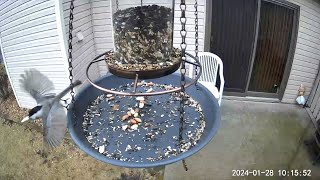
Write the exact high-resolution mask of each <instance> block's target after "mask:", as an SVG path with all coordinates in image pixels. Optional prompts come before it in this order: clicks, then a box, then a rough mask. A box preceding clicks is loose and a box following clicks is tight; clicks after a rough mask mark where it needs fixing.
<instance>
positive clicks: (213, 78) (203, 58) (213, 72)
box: [199, 52, 223, 84]
mask: <svg viewBox="0 0 320 180" xmlns="http://www.w3.org/2000/svg"><path fill="white" fill-rule="evenodd" d="M199 61H200V64H201V65H202V75H201V76H200V78H199V81H204V82H212V83H213V84H216V82H217V74H218V69H219V71H220V72H219V75H220V78H221V77H222V78H223V64H222V60H221V59H220V57H219V56H217V55H215V54H213V53H210V52H200V53H199Z"/></svg>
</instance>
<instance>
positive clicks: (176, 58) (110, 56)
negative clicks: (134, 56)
mask: <svg viewBox="0 0 320 180" xmlns="http://www.w3.org/2000/svg"><path fill="white" fill-rule="evenodd" d="M105 59H106V62H107V64H108V66H109V67H113V68H116V69H121V70H126V71H148V70H158V69H163V68H168V67H171V66H174V65H176V64H179V63H180V62H181V50H180V49H177V48H173V52H172V54H171V59H170V60H169V61H166V62H165V63H164V62H160V63H159V64H123V63H122V62H120V61H119V59H117V58H116V56H115V53H114V52H113V51H109V52H108V53H107V54H106V56H105Z"/></svg>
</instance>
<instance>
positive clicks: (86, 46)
mask: <svg viewBox="0 0 320 180" xmlns="http://www.w3.org/2000/svg"><path fill="white" fill-rule="evenodd" d="M62 8H63V19H64V28H65V40H64V41H65V43H66V45H67V46H66V48H67V47H68V42H67V40H68V36H69V15H70V0H63V1H62ZM73 15H74V16H73V23H72V24H73V32H72V36H73V39H72V49H73V50H72V57H73V60H72V65H73V67H74V71H73V72H74V79H79V80H81V81H85V80H86V75H85V72H86V68H87V65H88V64H89V62H90V61H91V60H93V59H94V58H95V56H96V45H95V37H94V33H93V19H92V17H93V16H92V4H91V0H76V1H74V10H73ZM78 32H81V33H82V34H83V36H84V39H83V40H82V41H78V38H77V37H76V33H78ZM97 68H98V66H97V64H93V65H92V66H91V68H90V71H89V76H90V78H91V79H96V78H98V77H99V76H100V74H99V71H97Z"/></svg>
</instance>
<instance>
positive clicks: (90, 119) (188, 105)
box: [82, 81, 205, 162]
mask: <svg viewBox="0 0 320 180" xmlns="http://www.w3.org/2000/svg"><path fill="white" fill-rule="evenodd" d="M172 88H174V87H173V86H172V85H164V84H155V83H152V82H145V81H142V82H139V83H138V86H137V92H152V91H163V90H164V89H167V90H168V89H172ZM113 90H118V91H119V90H120V91H123V92H132V91H133V83H132V84H126V85H123V86H120V87H119V88H118V89H113ZM185 96H186V97H188V99H187V100H186V101H185V105H184V110H185V114H184V117H185V119H184V126H183V132H182V139H183V140H182V143H181V146H180V141H179V127H180V118H179V116H180V112H179V107H180V105H179V104H180V95H179V93H171V94H164V95H159V96H145V97H143V96H141V97H133V96H118V95H113V94H102V95H100V96H98V97H97V98H96V99H95V100H94V101H93V102H92V103H91V104H90V105H89V106H88V108H87V110H86V112H85V114H84V115H83V118H84V121H83V123H82V127H83V131H84V133H85V136H86V138H87V140H88V142H89V143H90V144H91V145H92V147H93V148H95V149H96V150H97V151H98V152H99V153H101V154H103V155H105V156H107V157H108V158H112V159H116V160H120V161H131V162H144V161H159V160H162V159H166V158H170V157H172V156H176V155H178V154H179V153H182V152H186V151H188V150H189V149H191V148H192V147H194V146H195V145H196V144H197V142H198V140H199V139H200V138H201V136H202V134H203V131H204V128H205V120H204V115H203V113H202V109H201V106H200V104H199V103H198V102H196V101H195V100H194V99H192V98H191V97H189V96H188V95H185Z"/></svg>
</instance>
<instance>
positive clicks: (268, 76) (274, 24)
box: [248, 1, 294, 96]
mask: <svg viewBox="0 0 320 180" xmlns="http://www.w3.org/2000/svg"><path fill="white" fill-rule="evenodd" d="M293 25H294V10H293V9H290V8H287V7H285V6H282V5H279V4H275V3H273V2H268V1H262V2H261V6H260V20H259V33H258V39H257V45H256V53H255V58H254V63H253V67H252V73H251V79H250V83H249V88H248V91H253V92H259V93H269V94H270V93H272V94H275V95H276V96H277V94H278V93H279V88H280V86H281V82H282V79H283V77H284V72H285V67H286V65H287V61H288V56H289V50H290V45H291V42H292V34H293V31H292V30H293Z"/></svg>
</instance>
